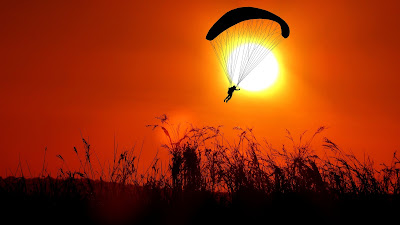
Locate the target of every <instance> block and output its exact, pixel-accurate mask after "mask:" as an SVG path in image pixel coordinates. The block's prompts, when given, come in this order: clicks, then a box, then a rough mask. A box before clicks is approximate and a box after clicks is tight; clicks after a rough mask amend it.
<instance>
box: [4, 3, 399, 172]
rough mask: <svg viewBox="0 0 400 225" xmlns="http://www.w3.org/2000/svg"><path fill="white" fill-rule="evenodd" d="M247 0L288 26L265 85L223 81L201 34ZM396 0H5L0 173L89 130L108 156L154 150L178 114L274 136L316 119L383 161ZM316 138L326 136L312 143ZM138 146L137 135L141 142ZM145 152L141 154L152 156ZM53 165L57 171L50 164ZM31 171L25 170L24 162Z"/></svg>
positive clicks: (344, 143)
mask: <svg viewBox="0 0 400 225" xmlns="http://www.w3.org/2000/svg"><path fill="white" fill-rule="evenodd" d="M243 6H252V7H257V8H262V9H265V10H268V11H271V12H273V13H275V14H277V15H279V16H280V17H282V18H283V19H284V20H285V21H286V22H287V23H288V24H289V26H290V31H291V33H290V36H289V37H288V38H287V39H285V40H283V41H282V42H281V43H280V44H279V45H278V46H277V47H276V48H275V49H274V51H273V53H274V55H275V56H276V57H277V59H278V62H279V69H280V72H279V78H278V81H277V83H276V84H275V85H274V86H273V87H271V89H268V90H266V91H263V92H261V93H252V92H248V91H243V90H242V91H239V92H237V93H235V94H234V96H233V98H232V100H231V101H230V102H229V103H228V104H226V103H224V102H223V99H224V98H225V97H226V91H227V88H228V83H227V81H226V80H225V76H224V74H223V71H222V68H221V67H220V65H219V63H218V60H217V58H216V56H215V54H214V51H213V49H212V47H211V45H210V43H209V41H207V40H206V39H205V36H206V34H207V32H208V30H209V29H210V27H211V26H212V25H213V24H214V23H215V22H216V21H217V20H218V19H219V18H220V17H221V16H222V15H223V14H224V13H225V12H227V11H229V10H231V9H234V8H237V7H243ZM399 6H400V3H398V2H397V1H369V0H367V1H362V3H361V1H345V0H335V1H319V0H318V1H265V0H264V1H234V0H224V1H218V0H203V1H181V0H179V1H113V2H110V1H66V0H65V1H64V0H61V1H51V0H48V1H42V0H39V1H12V0H5V1H2V2H1V3H0V21H1V25H0V34H1V35H0V76H1V80H0V129H1V130H0V176H6V175H11V173H14V172H15V170H16V168H17V165H18V163H19V161H20V162H21V163H22V164H23V165H22V167H23V169H24V172H25V173H28V172H27V171H28V165H29V169H30V170H31V173H33V175H35V174H38V173H39V172H40V170H41V168H42V163H43V157H44V149H45V148H46V147H47V149H48V150H47V156H46V161H47V163H48V165H49V168H50V169H52V168H53V169H54V168H58V167H59V166H60V165H61V162H60V160H59V159H57V158H56V155H57V154H60V155H62V156H63V157H64V158H65V159H66V161H68V160H69V161H70V162H71V163H70V164H71V166H72V164H74V163H73V162H75V161H74V152H73V147H74V146H76V147H77V148H78V149H82V142H81V135H82V136H83V137H84V138H86V139H88V140H89V142H90V144H91V146H92V147H93V149H94V150H95V151H96V153H97V154H98V156H99V158H100V159H101V160H102V161H107V160H111V158H112V157H113V146H114V137H115V140H116V142H117V143H118V149H119V150H122V149H128V148H131V147H133V146H134V145H135V143H137V146H140V145H141V143H142V141H144V146H145V147H144V150H143V151H144V152H143V157H144V159H145V160H150V159H152V157H153V156H154V154H155V153H156V151H157V149H160V151H163V150H162V148H160V145H161V143H162V141H164V139H163V137H162V135H161V134H160V133H159V132H158V131H157V130H155V131H152V130H151V129H150V128H147V127H145V125H146V124H154V123H156V122H157V120H156V119H155V117H156V116H160V115H162V114H167V115H168V116H170V118H171V121H172V122H173V123H174V124H179V123H191V124H194V125H197V126H203V125H211V126H217V125H223V126H224V128H223V129H224V132H226V133H234V132H232V128H233V127H235V126H240V127H243V128H246V127H248V128H254V133H255V135H256V136H258V137H260V138H264V137H265V138H266V139H267V140H268V141H269V142H270V143H271V144H272V145H273V146H276V147H280V146H281V144H282V143H283V142H285V140H286V138H285V135H286V133H285V129H288V130H290V131H291V132H292V134H293V135H294V136H298V135H300V134H301V133H302V132H303V131H305V130H309V132H310V134H311V133H312V132H313V131H315V130H316V129H317V128H318V127H320V126H327V127H328V129H327V130H326V131H325V132H324V133H323V134H322V135H321V138H322V137H324V136H326V137H328V138H329V139H331V140H333V141H334V142H335V143H336V144H338V146H339V147H341V148H342V149H343V150H345V151H352V152H354V153H355V154H356V155H357V156H360V157H363V155H364V153H365V154H366V155H370V156H371V157H372V158H373V159H374V160H375V161H376V163H377V164H378V163H381V162H386V163H388V162H390V160H391V157H392V155H393V152H394V151H396V150H399V149H400V143H399V141H398V140H399V138H400V130H399V127H400V118H399V115H400V104H399V99H400V89H399V88H400V76H399V72H398V70H399V62H398V61H399V51H400V43H399V40H400V31H399V27H400V18H399V15H398V9H399V8H400V7H399ZM315 147H318V146H317V145H316V146H315ZM137 148H139V147H137ZM145 163H146V161H144V162H143V164H145ZM54 173H55V172H54ZM25 175H29V174H25Z"/></svg>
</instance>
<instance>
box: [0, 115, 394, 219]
mask: <svg viewBox="0 0 400 225" xmlns="http://www.w3.org/2000/svg"><path fill="white" fill-rule="evenodd" d="M158 119H159V121H160V122H159V123H157V124H155V125H149V127H151V128H153V129H160V130H161V131H162V132H163V133H164V134H165V136H166V137H167V140H168V141H167V143H166V144H164V145H163V148H165V149H166V150H168V151H169V155H170V159H169V164H168V170H164V171H163V170H162V168H163V167H162V166H161V165H160V164H161V163H160V160H159V158H158V156H156V157H155V158H154V159H153V161H152V162H151V164H150V166H149V167H148V169H147V170H146V171H145V172H144V173H142V174H138V163H139V160H140V155H141V150H142V147H140V149H139V150H140V151H139V152H137V151H134V150H135V148H136V147H134V148H132V149H130V150H125V151H122V152H117V149H116V147H115V149H114V159H113V161H112V163H111V164H110V165H109V166H108V171H107V172H106V171H105V170H106V169H105V166H104V164H103V165H101V163H100V162H99V160H98V158H97V156H96V154H95V152H94V151H93V149H91V146H90V144H89V143H88V142H87V141H86V140H85V139H84V138H82V142H83V146H84V148H83V150H82V151H81V150H79V149H77V148H75V147H74V148H73V151H74V152H75V154H76V156H77V158H78V159H79V165H80V166H79V168H78V169H75V170H72V169H70V168H68V166H67V164H66V162H64V158H63V157H62V156H61V155H57V157H58V158H59V160H61V161H62V162H63V166H62V167H61V168H60V169H59V171H58V173H57V176H56V177H55V178H52V177H51V176H50V174H49V173H48V172H47V169H46V167H45V163H43V169H42V171H41V173H40V175H39V177H38V178H33V179H26V178H25V177H24V176H22V174H23V173H22V168H20V169H21V176H20V177H8V178H5V179H3V178H0V197H1V204H2V207H3V210H2V212H3V213H4V215H8V216H10V215H16V218H18V219H20V220H23V219H24V217H18V215H28V217H26V218H36V220H35V221H40V222H46V223H63V222H69V223H76V222H79V223H100V224H204V223H206V224H210V223H212V224H216V223H222V224H228V223H237V222H240V221H243V222H246V223H252V222H254V223H255V222H257V223H260V221H261V222H262V223H272V222H273V221H275V220H277V221H278V222H279V223H284V224H288V223H296V224H297V223H300V222H301V223H307V224H309V223H318V224H320V223H325V224H326V223H328V224H338V223H339V224H343V223H346V224H350V223H356V224H359V223H370V222H371V221H372V220H374V219H375V220H377V222H379V223H382V222H385V221H390V219H392V218H395V217H396V214H397V213H398V210H399V209H400V205H399V203H400V202H399V192H400V177H399V171H400V167H399V163H400V161H399V158H398V157H397V153H396V152H395V153H394V155H393V160H392V163H391V164H390V165H385V164H381V165H378V166H376V165H374V162H373V160H372V159H370V158H369V157H367V158H365V159H363V160H359V159H357V158H356V157H355V156H354V155H353V154H348V153H346V152H344V151H342V150H341V149H340V148H339V147H338V145H336V144H335V143H334V142H332V141H331V140H329V139H328V138H323V145H322V146H318V147H317V148H315V147H313V146H312V141H313V139H315V138H316V137H317V136H319V135H321V133H322V132H323V131H324V130H325V129H326V128H325V127H320V128H319V129H317V130H316V131H315V132H314V133H312V134H311V136H310V137H309V138H308V139H306V138H305V134H304V133H303V134H302V135H301V136H300V137H298V138H297V137H296V138H295V137H293V136H292V135H291V133H290V132H289V131H287V138H288V140H290V142H291V144H290V146H286V145H282V147H280V148H274V147H272V145H271V144H270V143H268V142H266V141H265V140H263V141H259V140H257V138H256V137H255V135H254V134H253V132H252V129H242V128H239V127H236V128H234V129H235V131H236V132H237V138H236V139H235V140H234V141H233V142H229V141H228V140H226V139H225V137H224V134H223V132H222V127H221V126H218V127H212V126H205V127H193V126H189V128H187V129H185V130H180V129H182V128H181V127H179V126H174V125H172V124H169V121H168V118H167V117H166V116H165V115H163V116H161V117H159V118H158ZM296 140H298V141H296ZM45 154H46V151H45ZM93 158H95V161H93ZM45 160H46V157H45V158H44V161H45ZM95 163H96V164H97V166H96V168H100V171H96V170H95V169H94V168H95V167H94V164H95ZM17 221H18V220H17Z"/></svg>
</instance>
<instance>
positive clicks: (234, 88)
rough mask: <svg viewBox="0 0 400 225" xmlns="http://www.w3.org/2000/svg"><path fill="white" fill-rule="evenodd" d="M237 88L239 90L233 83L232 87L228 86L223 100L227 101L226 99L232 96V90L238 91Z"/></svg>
mask: <svg viewBox="0 0 400 225" xmlns="http://www.w3.org/2000/svg"><path fill="white" fill-rule="evenodd" d="M239 90H240V88H239V89H237V88H236V86H235V85H233V86H232V87H230V88H229V89H228V96H226V98H225V99H224V102H226V103H228V101H229V100H230V99H231V98H232V95H233V92H234V91H239Z"/></svg>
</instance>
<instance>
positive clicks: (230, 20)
mask: <svg viewBox="0 0 400 225" xmlns="http://www.w3.org/2000/svg"><path fill="white" fill-rule="evenodd" d="M251 19H269V20H273V21H275V22H277V23H279V25H280V26H281V31H282V37H284V38H287V37H288V36H289V33H290V30H289V26H288V25H287V23H286V22H285V21H284V20H283V19H282V18H280V17H279V16H277V15H275V14H273V13H271V12H268V11H266V10H263V9H258V8H253V7H242V8H237V9H233V10H231V11H229V12H227V13H226V14H225V15H223V16H222V17H221V18H220V19H219V20H218V21H217V22H216V23H215V24H214V25H213V26H212V27H211V29H210V30H209V31H208V34H207V36H206V39H207V40H209V41H212V40H213V39H214V38H216V37H217V36H218V35H219V34H220V33H222V32H224V31H225V30H226V29H228V28H230V27H232V26H234V25H235V24H238V23H240V22H242V21H245V20H251Z"/></svg>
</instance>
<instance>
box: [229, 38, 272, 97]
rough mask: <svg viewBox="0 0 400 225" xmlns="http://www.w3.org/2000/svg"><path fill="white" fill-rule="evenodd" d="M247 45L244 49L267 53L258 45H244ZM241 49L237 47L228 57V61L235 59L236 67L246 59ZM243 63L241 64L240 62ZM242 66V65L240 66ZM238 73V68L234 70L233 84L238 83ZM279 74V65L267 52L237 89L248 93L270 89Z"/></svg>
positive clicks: (266, 50) (270, 53)
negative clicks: (255, 49) (259, 49)
mask: <svg viewBox="0 0 400 225" xmlns="http://www.w3.org/2000/svg"><path fill="white" fill-rule="evenodd" d="M245 45H248V46H246V48H249V49H254V48H264V49H263V51H264V50H265V52H269V50H268V49H267V48H265V47H264V46H262V45H259V44H251V43H249V44H245ZM240 49H241V48H239V47H237V48H236V49H235V50H233V51H232V53H231V54H230V56H229V60H233V59H231V58H233V57H236V59H237V60H238V61H237V65H241V64H242V63H246V62H244V60H245V59H246V57H244V55H243V54H245V53H244V51H242V50H240ZM241 61H243V62H241ZM242 65H243V64H242ZM239 72H240V68H239V66H238V67H237V68H236V69H235V74H234V76H233V83H235V84H237V81H238V73H239ZM278 74H279V64H278V61H277V60H276V58H275V56H274V54H273V53H272V52H269V53H268V54H267V55H266V56H265V58H264V59H263V60H262V61H261V62H260V63H259V64H258V65H257V66H256V67H255V68H254V69H253V70H252V71H251V72H250V73H249V74H248V75H247V76H246V78H245V79H243V80H242V81H241V82H240V84H239V87H240V88H241V89H245V90H248V91H262V90H265V89H267V88H269V87H271V86H272V85H273V84H274V83H275V81H276V80H277V78H278Z"/></svg>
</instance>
